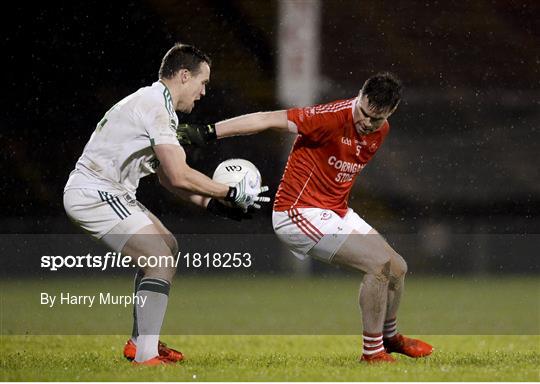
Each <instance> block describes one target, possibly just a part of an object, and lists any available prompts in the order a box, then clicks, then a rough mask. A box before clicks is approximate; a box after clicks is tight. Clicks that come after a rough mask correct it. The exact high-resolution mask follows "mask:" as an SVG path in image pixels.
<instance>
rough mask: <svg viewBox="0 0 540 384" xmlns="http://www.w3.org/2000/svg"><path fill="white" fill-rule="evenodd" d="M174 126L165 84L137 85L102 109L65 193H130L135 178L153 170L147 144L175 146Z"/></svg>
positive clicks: (154, 164) (136, 182) (154, 161)
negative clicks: (119, 99)
mask: <svg viewBox="0 0 540 384" xmlns="http://www.w3.org/2000/svg"><path fill="white" fill-rule="evenodd" d="M177 128H178V116H177V115H176V112H175V110H174V106H173V103H172V97H171V94H170V92H169V90H168V89H167V87H166V86H165V84H163V83H162V82H160V81H157V82H155V83H153V84H152V86H150V87H143V88H141V89H139V90H138V91H137V92H135V93H133V94H131V95H129V96H127V97H126V98H124V99H122V100H121V101H120V102H118V103H117V104H116V105H114V106H113V107H112V108H111V109H110V110H109V111H107V113H105V116H104V117H103V119H102V120H101V121H100V122H99V123H98V124H97V126H96V129H95V131H94V133H93V134H92V136H91V137H90V140H89V141H88V143H87V144H86V146H85V147H84V150H83V153H82V155H81V157H80V158H79V160H78V161H77V164H76V165H75V169H74V170H73V171H72V172H71V174H70V175H69V179H68V182H67V184H66V186H65V188H64V191H66V190H68V189H75V188H84V189H96V190H100V191H105V192H111V193H122V192H129V193H131V194H133V195H135V193H136V190H137V187H138V185H139V179H141V178H142V177H144V176H147V175H149V174H151V173H155V169H156V168H157V165H158V162H157V159H156V157H155V154H154V151H153V149H152V147H153V146H154V145H158V144H172V145H178V146H179V145H180V144H179V143H178V140H177V138H176V129H177Z"/></svg>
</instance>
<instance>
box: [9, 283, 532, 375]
mask: <svg viewBox="0 0 540 384" xmlns="http://www.w3.org/2000/svg"><path fill="white" fill-rule="evenodd" d="M357 285H358V280H357V279H356V278H351V277H332V278H320V277H317V278H306V279H300V278H297V277H288V276H279V277H268V276H257V277H256V278H250V277H246V276H227V277H218V276H216V277H188V278H185V277H181V276H179V277H178V278H177V279H176V281H175V283H174V288H173V290H172V292H171V297H170V302H169V308H168V312H167V316H166V321H165V324H164V334H166V335H168V336H163V338H162V339H163V340H164V341H165V342H167V343H169V344H170V345H171V346H173V347H177V348H178V349H180V350H181V351H182V352H183V353H184V354H185V355H186V360H185V361H184V362H182V363H180V364H177V365H175V366H167V367H155V368H147V367H132V366H131V365H130V364H129V363H128V362H127V361H125V360H124V359H123V357H122V347H123V343H124V342H125V340H126V339H127V335H128V334H129V332H130V328H131V320H130V312H131V308H129V307H128V308H123V307H116V306H110V305H103V306H100V307H94V308H86V309H84V308H82V307H80V306H74V307H71V308H53V309H47V308H43V306H41V305H39V292H40V291H43V290H45V291H49V292H56V291H62V290H71V291H74V292H78V293H91V292H96V291H99V290H107V291H111V292H117V293H122V294H128V293H129V291H130V289H131V280H130V279H129V278H128V277H126V276H120V277H115V278H107V277H99V278H91V279H82V278H77V279H76V278H58V279H46V280H40V279H19V280H15V279H7V280H6V279H5V280H3V281H2V282H0V288H1V292H2V294H1V295H2V297H1V299H2V301H1V308H2V314H1V317H2V318H1V323H0V325H1V331H2V332H1V333H2V336H1V340H0V344H1V348H0V361H1V373H0V380H1V381H22V380H24V381H27V380H28V381H38V380H39V381H51V380H62V381H154V380H159V381H194V382H195V381H538V380H540V370H539V368H538V367H539V366H540V336H539V333H540V332H539V327H540V311H539V308H540V301H539V298H540V297H539V295H540V293H539V292H540V291H539V289H538V288H539V287H540V286H539V281H538V279H537V278H534V277H529V278H518V277H510V278H500V279H494V278H481V279H478V278H476V279H475V278H460V279H451V278H433V277H431V278H419V277H411V278H410V279H408V282H407V289H406V292H405V298H404V300H403V303H402V310H401V312H400V317H399V320H400V328H401V330H402V331H403V332H404V333H406V334H410V335H414V334H415V335H418V336H419V337H421V338H423V339H425V340H426V341H428V342H430V343H432V344H433V345H434V346H435V352H434V354H433V355H431V356H429V357H427V358H424V359H416V360H415V359H410V358H407V357H405V356H399V355H398V356H397V358H398V363H397V364H392V365H388V364H384V365H377V366H369V365H365V364H361V363H359V362H358V361H357V359H358V356H359V354H360V352H361V338H360V336H359V334H360V325H359V324H360V323H359V314H358V310H357V308H356V295H357ZM60 330H63V332H60ZM100 332H101V333H102V335H98V334H97V333H100ZM39 333H41V334H42V335H39ZM46 333H50V334H52V335H45V334H46ZM25 334H26V335H25ZM36 334H38V335H36Z"/></svg>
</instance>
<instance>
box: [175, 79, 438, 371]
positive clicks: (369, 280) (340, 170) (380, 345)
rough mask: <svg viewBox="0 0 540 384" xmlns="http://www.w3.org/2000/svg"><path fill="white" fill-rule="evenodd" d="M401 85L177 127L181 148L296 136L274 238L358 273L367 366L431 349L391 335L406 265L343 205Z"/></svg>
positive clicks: (373, 84) (387, 83) (375, 85)
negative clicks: (258, 136) (265, 135)
mask: <svg viewBox="0 0 540 384" xmlns="http://www.w3.org/2000/svg"><path fill="white" fill-rule="evenodd" d="M401 90H402V85H401V82H400V80H399V79H398V78H397V77H396V76H395V75H393V74H391V73H388V72H383V73H379V74H377V75H375V76H372V77H370V78H369V79H368V80H367V81H366V82H365V83H364V85H363V87H362V89H361V90H360V92H359V94H358V96H357V97H355V98H352V99H347V100H340V101H335V102H332V103H328V104H321V105H316V106H313V107H304V108H292V109H289V110H281V111H274V112H259V113H252V114H247V115H243V116H239V117H236V118H233V119H229V120H225V121H221V122H219V123H216V124H215V125H214V124H210V125H196V124H184V125H181V126H180V128H179V131H178V138H179V140H180V142H181V143H183V144H195V145H197V144H198V145H204V144H206V143H207V142H209V141H212V140H214V139H216V138H222V137H228V136H236V135H248V134H253V133H257V132H261V131H263V130H266V129H274V130H278V131H283V132H293V133H295V134H297V135H298V136H297V138H296V141H295V143H294V146H293V149H292V151H291V153H290V155H289V159H288V161H287V165H286V167H285V173H284V175H283V177H282V179H281V183H280V185H279V188H278V191H277V194H276V198H275V202H274V210H273V216H272V222H273V226H274V230H275V232H276V234H277V236H278V237H279V238H280V239H281V240H282V241H283V242H284V243H286V244H287V246H288V247H289V249H290V250H291V252H292V253H293V254H294V255H295V256H297V257H299V258H302V259H303V258H305V257H313V258H316V259H319V260H322V261H325V262H328V263H332V264H337V265H343V266H347V267H352V268H354V269H357V270H359V271H361V272H363V273H364V277H363V280H362V283H361V286H360V298H359V304H360V308H361V312H362V323H363V328H364V329H363V353H362V357H361V360H362V361H366V362H392V361H394V358H393V357H392V356H391V355H390V353H391V352H397V353H402V354H405V355H407V356H410V357H423V356H427V355H429V354H430V353H431V352H432V350H433V348H432V347H431V346H430V345H429V344H427V343H425V342H423V341H421V340H416V339H411V338H408V337H405V336H403V335H401V334H400V333H398V332H397V311H398V307H399V302H400V299H401V295H402V292H403V283H404V277H405V273H406V271H407V264H406V263H405V261H404V260H403V258H402V257H401V256H400V255H399V254H398V253H396V251H394V250H393V249H392V248H391V247H390V246H389V245H388V243H387V242H386V241H385V240H384V238H383V237H382V236H381V235H380V234H378V232H377V231H376V230H374V229H373V228H372V227H371V226H370V225H369V224H368V223H366V222H365V221H364V220H363V219H362V218H361V217H360V216H359V215H358V214H357V213H356V212H354V211H353V210H352V209H351V208H349V207H348V204H347V202H348V198H349V194H350V192H351V188H352V186H353V183H354V181H355V179H356V176H357V175H358V174H359V173H360V171H361V170H362V169H363V168H364V167H365V166H366V165H367V163H368V162H369V161H370V160H371V159H372V158H373V156H374V155H375V153H376V152H377V150H378V149H379V148H380V146H381V144H382V142H383V141H384V139H385V137H386V135H387V134H388V132H389V130H390V125H389V123H388V118H389V117H390V116H391V115H392V113H394V111H395V110H396V108H397V106H398V104H399V102H400V100H401Z"/></svg>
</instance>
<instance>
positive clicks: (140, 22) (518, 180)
mask: <svg viewBox="0 0 540 384" xmlns="http://www.w3.org/2000/svg"><path fill="white" fill-rule="evenodd" d="M539 4H540V3H538V2H533V1H530V2H526V1H525V2H519V1H500V0H494V1H488V0H474V1H445V2H436V1H435V2H432V1H424V2H408V1H397V2H381V1H362V2H357V1H337V0H335V1H323V2H322V14H321V17H322V27H321V31H320V36H321V41H320V47H321V48H320V49H321V66H320V67H321V72H322V80H321V90H322V91H321V95H320V96H319V97H318V98H317V99H318V100H319V101H320V102H328V101H332V100H336V99H339V98H347V97H353V96H355V95H356V94H357V92H358V89H359V88H360V87H361V85H362V83H363V82H364V80H365V79H366V78H367V77H368V76H370V75H372V74H373V73H375V72H377V71H379V70H391V71H393V72H395V73H397V74H398V75H399V76H400V77H401V78H402V80H403V82H404V84H405V87H406V90H405V96H404V100H403V102H402V104H401V105H400V108H399V109H398V111H397V112H396V113H395V114H394V115H393V116H392V118H391V120H390V123H391V126H392V131H391V134H390V135H389V137H388V138H387V140H386V142H385V144H384V145H383V147H382V148H381V150H380V151H379V152H378V153H377V155H376V157H375V159H374V160H373V161H372V162H371V163H370V164H369V166H368V167H367V168H366V169H365V170H364V171H363V172H362V174H361V175H360V176H359V177H358V179H357V183H356V186H355V188H354V190H353V193H352V196H351V201H350V205H351V206H352V207H353V208H354V209H355V210H356V211H357V212H358V213H359V214H360V215H361V216H363V217H364V218H365V219H366V221H368V222H369V223H370V224H372V225H373V226H374V227H375V228H376V229H378V230H379V231H380V232H382V233H385V234H389V235H390V236H391V235H393V234H394V235H395V234H416V235H417V236H418V238H419V239H423V240H422V241H424V245H425V249H424V251H423V253H422V252H420V251H418V252H411V254H410V255H405V256H406V258H407V259H408V260H411V261H412V262H413V265H414V263H415V260H416V262H417V264H418V265H419V266H421V267H422V268H421V270H424V271H428V272H429V271H437V272H449V271H450V272H452V271H461V272H463V271H467V270H468V268H469V267H471V268H472V269H474V271H476V272H500V271H502V272H504V271H511V272H537V271H538V253H540V252H538V249H537V248H534V247H532V248H531V246H530V243H529V245H527V246H523V247H521V248H520V251H519V252H517V251H516V249H517V248H512V247H510V249H508V247H506V248H505V247H498V246H496V247H491V248H490V251H489V252H488V253H487V255H486V254H485V252H484V254H483V256H482V257H484V258H486V259H487V261H486V262H482V263H477V262H475V261H474V260H475V258H476V259H478V258H479V257H480V256H481V255H478V252H475V247H474V241H473V243H472V244H473V245H471V246H470V247H469V248H467V245H466V244H467V242H466V241H465V245H464V246H463V247H465V248H463V247H461V246H460V247H459V250H456V247H453V245H452V239H453V237H452V236H455V235H456V234H460V235H465V236H466V235H471V236H472V238H473V239H474V238H477V237H478V235H482V236H483V235H492V236H495V237H497V238H498V239H501V238H503V239H504V236H506V235H514V234H520V235H524V236H525V237H526V236H528V235H532V234H538V233H540V216H539V213H540V177H539V176H540V174H539V166H538V162H539V160H540V159H539V155H538V154H539V153H540V141H539V139H540V135H539V132H538V129H539V121H540V83H539V80H540V74H539V64H540V57H539V52H540V50H539V49H538V43H539V41H540V36H539V35H540V28H539V20H540V5H539ZM3 18H4V19H5V20H4V21H3V26H4V27H3V29H4V31H5V32H4V36H3V41H4V43H5V50H4V52H5V54H4V60H6V61H7V66H5V69H4V74H5V75H6V78H5V80H4V82H3V83H4V87H3V92H2V96H1V97H2V105H3V108H2V116H1V120H0V124H1V134H0V135H1V136H0V143H1V147H2V158H3V160H2V163H3V171H2V179H3V181H2V183H1V185H2V187H1V188H2V199H1V201H0V211H1V212H2V215H1V219H0V233H3V234H15V233H19V234H59V233H60V234H69V233H79V231H78V229H77V228H76V227H75V226H73V225H72V224H71V223H70V222H69V220H68V219H67V217H66V216H65V213H64V211H63V207H62V190H63V187H64V184H65V182H66V180H67V177H68V174H69V172H70V171H71V170H72V169H73V167H74V165H75V162H76V160H77V158H78V156H79V155H80V154H81V152H82V149H83V147H84V145H85V143H86V141H87V140H88V138H89V137H90V135H91V133H92V131H93V130H94V127H95V124H96V123H97V122H98V121H99V120H100V119H101V117H102V116H103V114H104V113H105V112H106V111H107V110H108V109H109V108H110V107H111V106H112V105H113V104H114V103H115V102H116V101H118V100H119V99H121V98H123V97H124V96H126V95H128V94H130V93H132V92H134V91H136V90H137V89H138V88H139V87H141V86H145V85H149V84H150V83H152V82H153V81H155V80H156V79H157V71H158V68H159V64H160V61H161V58H162V56H163V54H164V53H165V52H166V51H167V50H168V49H169V48H170V47H171V46H172V44H174V43H175V42H177V41H180V42H184V43H191V44H194V45H196V46H197V47H199V48H200V49H202V50H203V51H205V52H206V53H208V54H209V55H210V56H211V58H212V60H213V66H212V74H211V83H210V86H209V87H208V89H207V96H206V97H205V98H204V99H203V100H201V101H200V102H198V103H197V105H196V107H195V109H194V112H193V113H192V114H191V115H189V116H186V115H180V116H179V117H180V120H181V121H201V122H215V121H218V120H220V119H223V118H229V117H233V116H236V115H239V114H243V113H248V112H255V111H259V110H272V109H277V108H284V107H288V106H283V105H279V104H278V102H277V97H276V92H275V89H276V77H277V69H276V66H277V64H276V63H277V49H278V44H277V40H276V38H277V28H278V23H279V20H278V4H277V2H276V1H264V2H260V1H247V0H243V1H240V0H237V1H228V2H223V1H211V0H200V1H178V2H175V1H165V0H160V1H158V0H155V1H136V2H133V1H132V2H64V3H55V4H48V5H47V7H45V6H43V5H41V6H40V5H37V6H30V5H29V3H26V2H20V5H18V6H15V7H14V9H12V10H11V11H10V12H6V13H5V14H4V16H3ZM290 144H291V138H290V137H286V136H280V135H278V134H275V133H263V134H260V135H257V136H253V137H247V138H232V139H227V140H223V141H220V142H219V143H217V144H215V145H213V146H211V147H210V148H208V149H206V150H191V149H188V162H189V163H190V165H191V166H193V167H194V168H196V169H199V170H201V171H203V172H205V173H206V174H211V173H212V171H213V169H214V168H215V167H216V166H217V164H218V163H219V162H221V161H223V160H225V159H227V158H230V157H242V158H246V159H249V160H251V161H253V162H254V163H255V164H256V165H257V166H258V167H259V168H260V171H261V173H262V175H263V179H264V181H265V183H267V184H268V185H269V186H270V188H271V191H272V192H275V191H276V188H277V185H278V183H279V179H280V177H281V174H282V170H283V167H284V165H285V162H286V158H287V154H288V152H289V148H290ZM138 199H139V200H140V201H141V202H143V204H145V205H146V206H147V207H148V208H149V209H151V210H152V211H153V212H154V213H156V214H157V215H158V217H160V218H162V220H163V221H164V223H165V224H166V225H167V226H168V227H169V228H170V229H171V230H172V231H173V232H175V233H268V234H270V233H272V226H271V220H270V216H271V206H267V207H265V208H264V209H263V210H262V212H261V214H260V215H258V216H257V217H256V218H255V219H254V220H253V221H252V222H250V223H249V224H247V225H246V224H245V223H240V224H237V223H232V222H228V221H223V220H221V219H216V218H213V217H210V216H208V215H206V214H205V213H204V212H202V211H200V210H198V209H197V208H195V207H189V206H187V205H186V204H184V203H177V202H176V200H175V199H174V198H173V197H172V196H171V195H170V194H169V193H168V192H167V191H165V190H164V189H162V188H161V187H160V186H159V185H158V184H157V180H156V178H155V177H153V176H149V177H147V178H146V179H143V180H141V185H140V188H139V191H138ZM475 236H476V237H475ZM482 236H481V237H482ZM501 236H502V237H501ZM482 238H483V239H484V240H482V241H484V242H485V241H488V242H489V241H490V240H489V238H490V237H489V236H488V237H487V239H488V240H485V238H486V237H485V236H484V237H482ZM441 239H443V240H444V241H442V240H441ZM533 243H534V242H533ZM537 243H538V241H536V244H537ZM398 248H399V247H398ZM430 250H431V251H430ZM429 252H431V253H433V252H435V253H436V255H433V254H432V256H434V257H435V258H437V260H439V262H438V263H437V262H433V263H432V264H430V263H427V264H426V263H421V262H420V260H422V259H421V255H423V254H426V253H429ZM2 257H3V258H4V257H5V255H3V256H2ZM283 257H286V256H283ZM287 257H288V256H287ZM441 258H445V259H446V260H450V262H449V263H441V262H440V259H441ZM467 260H468V262H465V263H464V261H467ZM477 264H479V265H480V267H478V266H477Z"/></svg>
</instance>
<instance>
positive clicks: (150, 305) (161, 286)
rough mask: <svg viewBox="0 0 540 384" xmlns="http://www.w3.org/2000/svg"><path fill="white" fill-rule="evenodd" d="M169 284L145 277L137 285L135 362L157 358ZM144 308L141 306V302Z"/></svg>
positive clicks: (161, 280)
mask: <svg viewBox="0 0 540 384" xmlns="http://www.w3.org/2000/svg"><path fill="white" fill-rule="evenodd" d="M169 289H170V284H169V282H168V281H166V280H163V279H156V278H151V277H145V278H143V279H142V280H141V283H140V284H139V289H138V291H137V297H140V299H139V301H138V303H137V307H136V309H137V328H138V331H139V335H138V336H137V353H136V354H135V361H137V362H143V361H146V360H149V359H152V358H154V357H156V356H158V341H159V333H160V331H161V325H162V324H163V317H164V316H165V310H166V309H167V302H168V299H169ZM142 299H145V301H144V306H143V305H142V303H143V300H142Z"/></svg>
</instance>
